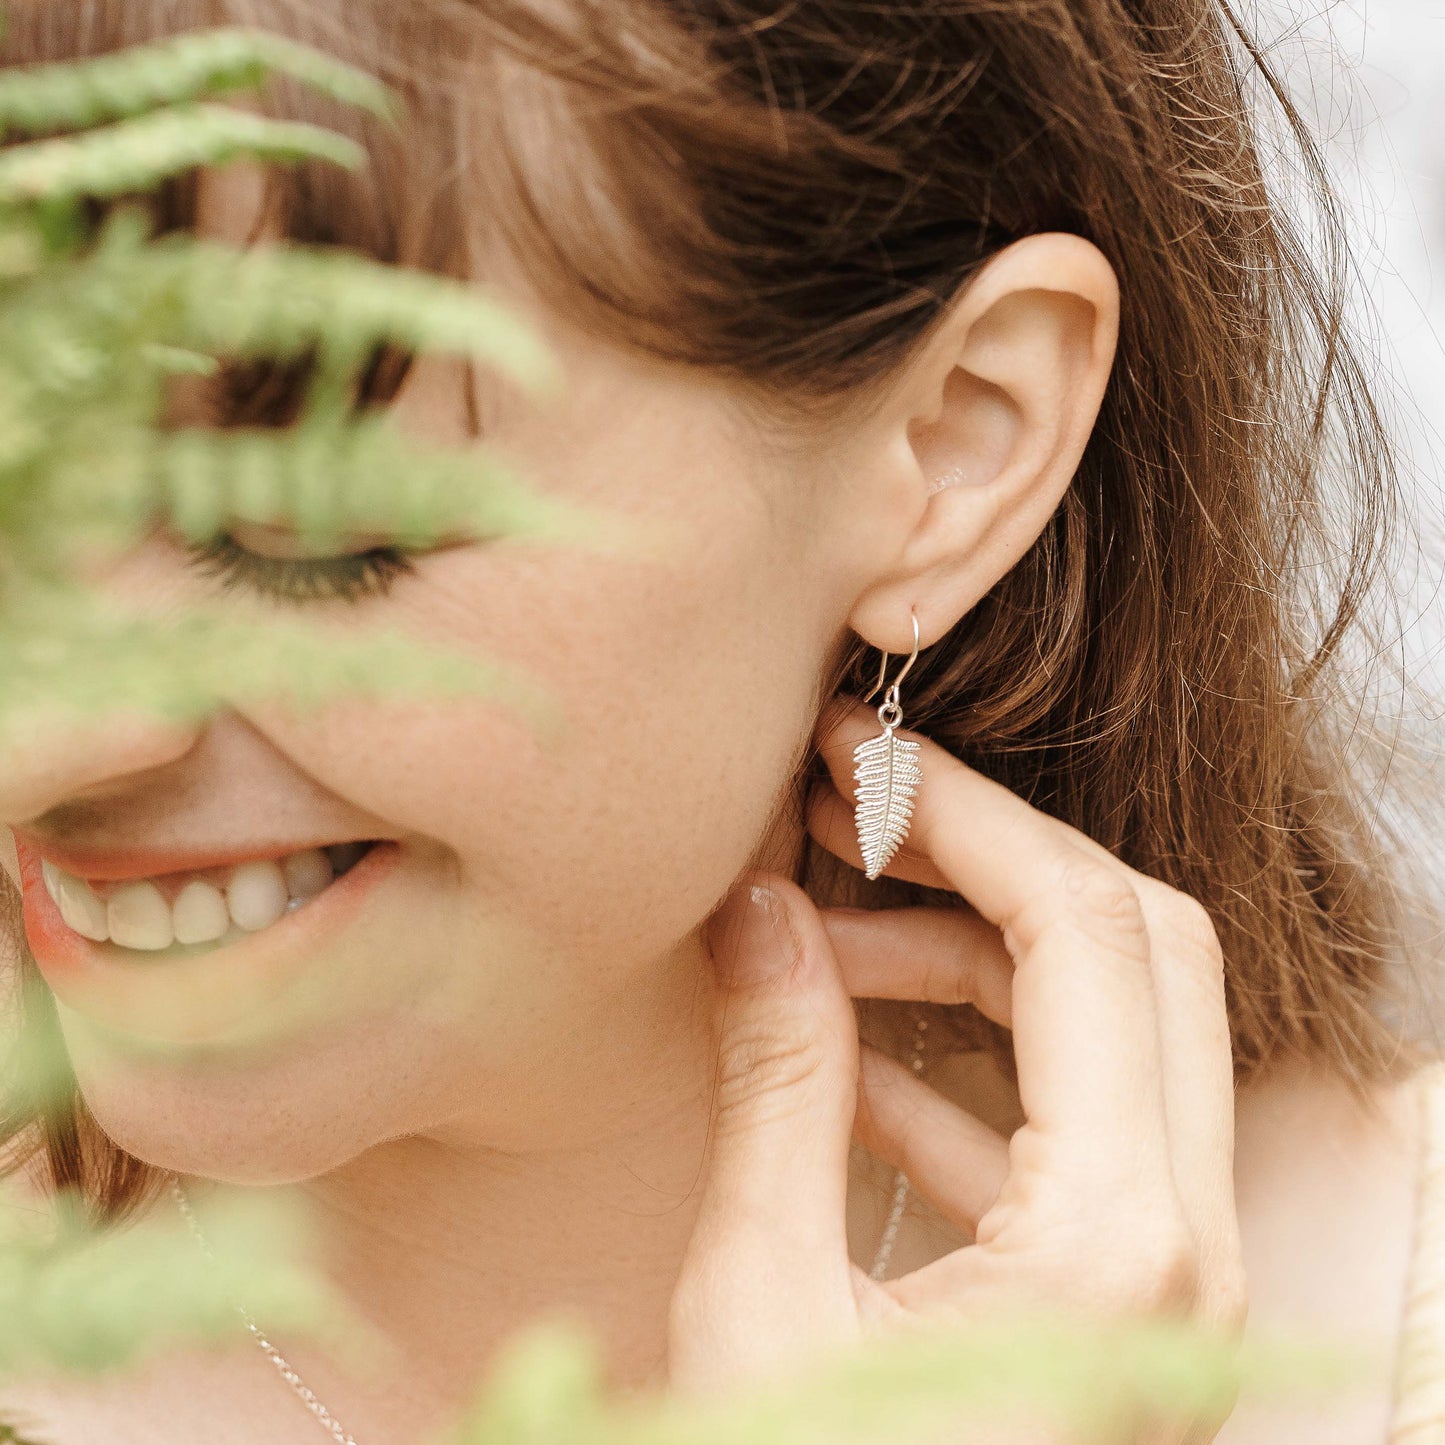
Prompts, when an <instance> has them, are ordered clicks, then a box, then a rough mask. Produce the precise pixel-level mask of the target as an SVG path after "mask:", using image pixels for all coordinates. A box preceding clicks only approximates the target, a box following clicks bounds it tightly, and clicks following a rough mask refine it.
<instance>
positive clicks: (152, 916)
mask: <svg viewBox="0 0 1445 1445" xmlns="http://www.w3.org/2000/svg"><path fill="white" fill-rule="evenodd" d="M371 847H372V844H370V843H364V842H348V843H337V844H332V845H331V846H329V847H324V848H305V849H302V850H299V851H297V852H295V853H290V854H287V855H285V856H284V857H280V858H265V859H250V860H247V861H244V862H240V863H236V864H233V865H230V866H228V867H222V868H209V869H205V870H202V871H198V872H191V873H167V874H163V875H160V876H157V877H154V878H133V879H128V880H126V881H124V882H92V881H87V880H86V879H84V878H79V877H76V876H75V875H74V874H71V873H67V872H66V871H65V870H64V869H62V868H60V867H58V866H57V865H56V864H54V863H52V862H50V861H49V860H48V859H44V860H42V863H41V873H42V878H43V880H44V884H45V891H46V892H47V893H48V894H49V895H50V897H51V899H52V900H53V901H54V903H55V906H56V907H57V908H58V909H59V911H60V916H61V918H62V919H63V920H64V922H65V924H66V926H67V927H68V928H70V929H72V930H73V931H74V932H76V933H78V934H79V935H80V936H81V937H82V938H87V939H89V940H91V942H93V943H110V944H113V945H115V946H116V947H118V948H124V949H133V950H135V951H137V952H148V953H154V952H158V951H160V950H162V949H168V948H171V947H172V946H173V945H175V944H183V945H190V946H199V945H207V944H209V945H212V946H214V947H217V948H220V947H224V946H225V945H227V944H230V943H234V942H237V941H238V940H240V939H242V938H244V937H246V936H247V935H249V934H253V933H259V932H262V931H263V930H265V929H268V928H270V927H271V926H272V925H273V924H275V923H277V922H278V921H279V920H280V919H282V918H284V917H285V916H286V915H287V914H288V913H294V912H295V911H296V910H297V909H299V908H303V907H305V906H306V905H307V904H308V903H310V902H311V901H312V900H313V899H315V898H319V897H320V896H321V895H322V894H323V893H324V892H326V890H327V889H329V888H330V887H331V886H332V884H333V883H334V882H335V881H336V880H337V879H338V878H341V877H344V876H345V875H346V874H347V873H348V872H350V871H351V869H352V868H353V867H355V866H356V864H357V863H359V862H360V861H361V859H362V858H364V857H365V856H366V854H367V853H368V852H369V851H370V850H371Z"/></svg>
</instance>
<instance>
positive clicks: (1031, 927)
mask: <svg viewBox="0 0 1445 1445" xmlns="http://www.w3.org/2000/svg"><path fill="white" fill-rule="evenodd" d="M1051 885H1052V886H1050V887H1047V888H1045V889H1043V890H1042V891H1041V892H1040V893H1039V894H1037V895H1036V896H1035V898H1034V900H1033V901H1032V902H1031V903H1030V904H1029V905H1027V906H1026V907H1025V909H1024V910H1023V912H1022V914H1021V915H1020V916H1019V917H1018V918H1017V919H1015V920H1012V921H1011V925H1010V931H1011V932H1012V934H1013V935H1014V937H1015V938H1017V939H1018V940H1019V941H1020V942H1030V941H1032V940H1034V939H1037V938H1038V937H1040V936H1041V935H1043V934H1044V933H1046V932H1049V931H1051V930H1056V929H1060V928H1069V929H1074V930H1077V931H1079V932H1081V933H1082V934H1084V935H1085V936H1086V937H1087V938H1090V939H1092V940H1093V941H1095V942H1098V943H1102V944H1105V945H1106V946H1108V947H1110V948H1113V949H1121V950H1122V951H1127V952H1128V953H1130V954H1131V955H1132V954H1135V953H1141V952H1143V951H1144V950H1146V949H1147V947H1148V938H1149V934H1148V928H1147V926H1146V922H1145V917H1144V906H1143V904H1142V902H1141V901H1140V898H1139V895H1138V893H1136V892H1135V890H1134V887H1133V885H1132V884H1131V883H1130V881H1129V879H1128V878H1127V877H1126V876H1124V874H1123V873H1122V872H1121V871H1119V870H1117V869H1114V868H1111V867H1109V866H1108V864H1107V863H1104V862H1101V861H1100V860H1099V859H1097V858H1095V857H1093V856H1092V855H1091V854H1088V853H1086V852H1084V851H1083V849H1076V848H1066V849H1065V850H1064V852H1063V853H1062V854H1061V856H1060V857H1059V858H1058V859H1057V861H1056V864H1055V868H1054V874H1053V877H1052V879H1051Z"/></svg>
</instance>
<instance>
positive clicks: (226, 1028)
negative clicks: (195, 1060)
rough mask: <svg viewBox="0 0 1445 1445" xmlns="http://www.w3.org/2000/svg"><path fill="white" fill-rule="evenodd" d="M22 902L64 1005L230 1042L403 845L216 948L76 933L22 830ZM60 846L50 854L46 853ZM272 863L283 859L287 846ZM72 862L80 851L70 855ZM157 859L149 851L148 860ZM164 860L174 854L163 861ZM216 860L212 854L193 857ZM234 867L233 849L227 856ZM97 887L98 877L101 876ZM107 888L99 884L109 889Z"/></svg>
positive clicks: (387, 845)
mask: <svg viewBox="0 0 1445 1445" xmlns="http://www.w3.org/2000/svg"><path fill="white" fill-rule="evenodd" d="M15 841H16V850H17V853H18V856H19V861H20V876H21V887H22V894H23V898H24V920H25V933H26V938H27V941H28V942H29V945H30V950H31V953H32V955H33V956H34V959H35V963H36V965H37V967H38V968H39V970H40V972H41V974H42V976H43V977H44V978H45V981H46V983H47V984H49V986H50V988H51V990H52V991H53V992H54V993H55V995H56V997H57V999H59V1000H61V1001H62V1002H64V1003H66V1004H67V1005H68V1006H70V1007H71V1008H73V1009H75V1010H76V1011H77V1012H79V1013H82V1014H85V1015H87V1016H89V1017H92V1018H94V1019H95V1020H97V1021H98V1022H102V1023H105V1024H107V1025H109V1026H110V1027H111V1028H114V1029H119V1030H121V1031H122V1032H123V1033H126V1034H128V1035H131V1036H132V1037H136V1038H154V1039H162V1038H165V1039H169V1040H172V1041H174V1042H193V1043H199V1042H201V1041H203V1040H215V1039H219V1038H222V1037H225V1036H227V1035H228V1034H229V1033H230V1032H231V1031H232V1030H233V1029H234V1028H236V1027H240V1026H242V1025H243V1023H244V1021H245V1020H247V1019H253V1020H255V1019H257V1017H258V1016H257V1010H258V1009H267V1008H268V1006H269V1004H271V1003H274V1002H276V1001H277V1000H279V999H280V998H281V996H282V995H284V994H286V993H288V991H289V990H291V989H292V988H293V987H294V985H295V984H296V982H297V981H298V980H299V978H300V977H301V976H302V975H304V974H306V973H307V972H308V971H309V970H311V969H312V967H313V965H314V964H316V962H317V961H318V960H319V959H322V958H324V957H325V956H326V955H327V954H328V953H330V952H331V951H332V949H331V945H332V944H333V942H334V941H335V939H336V936H337V935H338V934H339V933H341V932H342V931H343V930H345V929H346V928H347V927H348V925H349V924H350V923H352V922H353V921H354V919H355V917H356V914H357V913H358V912H359V911H360V909H361V907H362V905H363V903H364V902H365V901H366V900H367V899H368V898H369V897H370V896H371V895H372V893H373V892H374V891H375V890H376V889H377V888H378V887H379V886H380V885H381V884H382V883H383V882H384V881H385V880H386V879H387V877H388V876H389V875H390V874H392V872H393V871H394V870H395V867H396V865H397V863H398V862H399V860H400V859H401V857H402V849H401V847H400V846H399V845H398V844H397V843H396V842H393V841H390V840H386V841H380V842H377V843H376V844H374V845H373V846H372V847H371V848H370V849H369V850H368V851H367V852H366V853H365V855H364V856H363V857H362V858H361V859H360V861H359V862H357V863H356V864H355V866H354V867H351V868H350V869H349V870H348V871H346V872H345V873H343V874H342V875H341V876H339V877H337V878H336V880H335V881H334V882H333V883H332V884H331V885H330V886H329V887H327V888H325V889H323V890H322V892H321V893H319V894H318V895H316V896H315V897H313V898H311V899H309V900H308V901H307V902H306V903H305V906H304V907H298V908H296V909H295V910H294V911H289V912H287V913H285V914H284V915H283V916H282V917H281V918H280V919H279V920H278V921H277V922H275V923H274V924H272V925H271V926H269V927H265V928H262V929H260V930H258V931H256V932H251V933H246V932H241V933H240V935H239V937H237V936H235V935H233V934H230V933H228V934H227V935H226V936H224V937H223V938H221V939H220V940H218V941H217V942H215V943H211V944H201V945H199V946H195V947H186V946H182V945H179V944H176V945H173V946H172V947H170V948H166V949H161V950H158V951H154V952H142V951H138V950H132V949H128V948H123V947H120V946H118V945H116V944H115V943H113V942H97V941H93V940H91V939H88V938H85V937H82V936H81V934H79V933H78V932H76V931H75V929H73V928H71V927H69V926H68V925H67V923H66V922H65V919H64V917H63V916H62V914H61V911H60V908H59V906H58V905H57V903H56V901H55V899H54V898H53V897H52V896H51V893H50V891H49V890H48V889H47V887H46V882H45V877H44V872H45V869H44V865H45V863H46V862H47V861H49V860H48V858H47V857H46V856H43V855H42V854H41V853H40V852H39V851H38V850H37V849H36V847H35V845H34V843H33V842H32V841H31V840H30V839H29V838H28V837H26V836H25V835H22V834H20V833H16V838H15ZM52 851H53V850H51V849H50V848H48V847H47V848H46V854H47V855H48V854H50V853H51V852H52ZM271 851H272V854H273V857H274V856H276V855H277V854H279V855H280V856H286V855H287V853H288V851H289V850H288V848H287V847H285V846H283V847H281V848H279V849H274V850H271ZM71 856H72V857H73V856H74V855H73V854H72V855H71ZM158 856H160V855H157V854H154V853H151V854H147V855H146V862H148V863H149V862H151V860H152V859H155V858H157V857H158ZM164 856H165V858H166V860H167V861H170V860H173V859H174V857H175V855H174V854H166V855H164ZM187 856H188V857H189V858H191V859H196V858H202V859H207V860H214V859H215V857H216V855H215V854H214V853H206V854H196V853H192V854H189V855H187ZM135 861H137V860H135V859H134V856H132V857H131V858H128V859H125V860H121V859H118V858H116V857H115V856H114V855H112V858H111V862H112V865H113V866H118V865H119V864H120V863H122V862H124V863H126V864H127V865H128V866H126V868H125V871H124V877H123V879H121V880H109V882H110V883H112V884H114V885H115V886H116V887H117V888H127V887H134V886H136V884H135V883H134V881H133V880H134V879H135V877H136V874H135ZM221 861H222V863H223V864H226V865H229V864H233V863H234V862H235V854H234V852H232V853H231V855H230V856H229V857H228V858H225V859H223V860H221ZM97 881H99V880H97ZM104 886H105V885H104V884H102V887H103V888H104Z"/></svg>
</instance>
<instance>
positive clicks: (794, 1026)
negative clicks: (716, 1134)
mask: <svg viewBox="0 0 1445 1445" xmlns="http://www.w3.org/2000/svg"><path fill="white" fill-rule="evenodd" d="M827 1063H828V1053H827V1050H826V1049H825V1048H824V1046H823V1042H822V1040H820V1039H819V1037H818V1033H817V1030H816V1028H815V1027H814V1026H813V1024H812V1023H811V1021H810V1020H808V1019H805V1018H801V1017H796V1016H787V1015H785V1016H784V1017H782V1018H772V1019H766V1020H763V1019H759V1020H749V1021H748V1022H747V1023H746V1024H744V1025H742V1026H741V1027H737V1028H734V1029H732V1030H731V1031H730V1032H729V1033H728V1035H727V1037H726V1038H725V1039H724V1040H723V1043H722V1046H721V1048H720V1049H719V1051H718V1073H717V1093H716V1108H717V1127H718V1129H719V1130H720V1131H726V1130H727V1129H728V1128H730V1127H737V1126H740V1125H743V1124H746V1125H748V1126H752V1125H755V1124H757V1123H759V1122H764V1121H767V1120H771V1119H777V1118H779V1117H786V1116H788V1115H790V1114H792V1113H794V1112H796V1111H797V1110H798V1109H800V1108H801V1107H803V1097H802V1096H803V1095H804V1094H806V1092H807V1090H806V1089H805V1088H804V1087H803V1086H804V1085H806V1084H807V1083H808V1082H809V1081H811V1080H813V1079H815V1078H817V1077H818V1076H820V1075H821V1074H822V1073H823V1071H824V1069H825V1067H826V1065H827Z"/></svg>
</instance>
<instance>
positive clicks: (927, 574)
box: [848, 232, 1119, 656]
mask: <svg viewBox="0 0 1445 1445" xmlns="http://www.w3.org/2000/svg"><path fill="white" fill-rule="evenodd" d="M1118 330H1119V287H1118V281H1117V279H1116V277H1115V275H1114V270H1113V268H1112V267H1111V266H1110V264H1109V262H1108V260H1107V259H1106V258H1105V257H1104V254H1103V253H1102V252H1101V251H1100V250H1099V249H1098V248H1097V247H1096V246H1094V245H1093V244H1092V243H1091V242H1089V241H1086V240H1084V239H1083V238H1082V237H1081V236H1073V235H1068V234H1066V233H1063V232H1046V233H1040V234H1037V235H1032V236H1026V237H1024V238H1023V239H1022V240H1020V241H1016V242H1014V243H1013V244H1012V245H1010V246H1007V247H1005V248H1004V250H1002V251H1000V252H999V253H998V254H997V255H995V256H993V257H991V258H990V259H989V261H988V262H987V263H985V265H984V266H983V267H982V268H981V269H980V270H979V271H978V272H977V273H976V274H975V275H974V276H973V277H972V278H971V279H970V280H969V281H968V282H967V283H966V284H965V285H964V287H963V288H962V289H961V290H960V292H959V293H958V295H957V296H956V297H955V298H954V299H953V301H952V302H951V303H950V305H949V308H948V310H947V311H946V312H945V313H944V315H943V317H942V319H941V321H940V322H939V323H937V324H936V325H935V327H934V328H933V330H932V331H931V332H930V333H929V335H928V338H927V339H926V341H925V342H924V344H923V347H922V350H921V352H920V353H919V354H918V355H917V356H916V357H915V358H914V360H913V362H912V363H911V364H910V365H908V366H907V368H906V370H905V374H904V375H903V376H902V377H901V378H900V380H899V381H898V383H897V384H896V385H895V386H894V387H893V388H891V389H890V391H889V392H888V393H887V395H886V397H885V398H884V400H883V402H882V404H881V409H880V410H879V411H878V412H877V413H875V415H874V421H875V422H880V423H881V424H882V427H883V432H882V440H883V442H884V453H883V466H884V469H885V471H887V472H890V473H892V475H891V476H888V477H887V478H886V480H885V481H884V489H883V491H884V493H886V494H887V495H888V496H889V497H891V498H892V499H894V502H895V509H894V516H895V518H896V516H897V511H896V499H897V497H898V496H899V495H900V493H901V494H902V495H912V496H914V497H916V498H917V499H918V502H919V505H918V507H917V509H916V510H912V511H911V512H910V514H909V524H908V529H907V531H906V533H905V535H903V536H902V538H901V539H898V538H897V528H896V526H895V528H894V539H895V540H896V541H897V543H898V545H897V546H896V548H895V549H894V552H893V555H892V557H891V558H890V559H889V561H887V562H886V563H885V564H884V571H883V573H882V575H880V576H876V577H875V580H874V581H873V582H872V583H871V584H870V585H869V586H868V587H867V588H866V589H865V590H864V591H863V592H862V593H861V594H859V596H858V597H857V599H856V601H855V604H854V607H853V611H852V613H851V614H850V616H849V619H848V621H849V624H850V625H851V626H852V628H853V629H854V631H856V632H857V633H858V634H859V635H860V636H861V637H863V638H865V639H866V640H867V641H869V642H871V643H873V645H874V646H876V647H879V648H881V649H884V650H886V651H888V652H892V653H900V652H901V653H902V654H903V655H904V656H907V654H908V653H909V652H910V651H911V650H912V647H913V624H912V622H911V620H910V617H909V610H910V608H912V609H913V610H915V611H916V613H917V616H918V624H919V642H920V645H921V646H925V647H926V646H927V645H928V644H929V643H930V642H932V641H936V640H937V639H938V638H939V637H941V636H942V635H943V634H944V633H945V632H947V631H948V629H949V628H950V627H952V626H953V625H954V624H955V623H956V622H957V621H958V620H959V618H961V617H962V616H963V615H964V614H965V613H966V612H967V611H968V610H969V609H970V608H971V607H972V606H973V605H974V604H975V603H976V602H978V601H979V599H980V598H982V597H983V596H984V594H985V593H987V592H988V590H989V589H990V588H991V587H992V586H993V585H994V583H996V582H997V581H998V580H999V578H1001V577H1002V576H1003V575H1004V574H1005V573H1006V572H1007V571H1008V570H1009V569H1010V568H1011V567H1013V566H1014V564H1015V563H1016V562H1018V560H1019V559H1020V558H1021V557H1022V556H1023V555H1024V553H1025V552H1027V551H1028V549H1029V548H1030V547H1031V546H1032V545H1033V543H1034V542H1035V541H1036V540H1037V539H1038V536H1039V534H1040V533H1041V532H1042V531H1043V528H1044V526H1045V525H1046V523H1047V522H1048V520H1049V518H1050V517H1051V516H1052V515H1053V513H1054V512H1055V510H1056V509H1057V508H1058V505H1059V503H1060V501H1061V500H1062V498H1063V496H1064V493H1065V491H1066V490H1067V488H1068V486H1069V483H1070V482H1071V481H1072V479H1073V476H1074V472H1075V470H1076V469H1077V467H1078V465H1079V459H1080V457H1081V456H1082V455H1083V452H1084V447H1085V444H1086V443H1087V441H1088V439H1089V434H1090V433H1091V432H1092V430H1093V428H1094V423H1095V421H1096V420H1097V418H1098V413H1099V405H1100V403H1101V401H1102V400H1103V396H1104V388H1105V385H1106V383H1107V381H1108V378H1109V372H1110V369H1111V367H1112V365H1113V360H1114V347H1115V343H1116V341H1117V339H1118ZM870 430H871V428H870ZM875 435H876V433H875ZM880 480H883V479H880ZM881 535H885V536H886V535H888V529H887V528H886V527H885V528H884V529H883V532H882V533H881Z"/></svg>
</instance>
